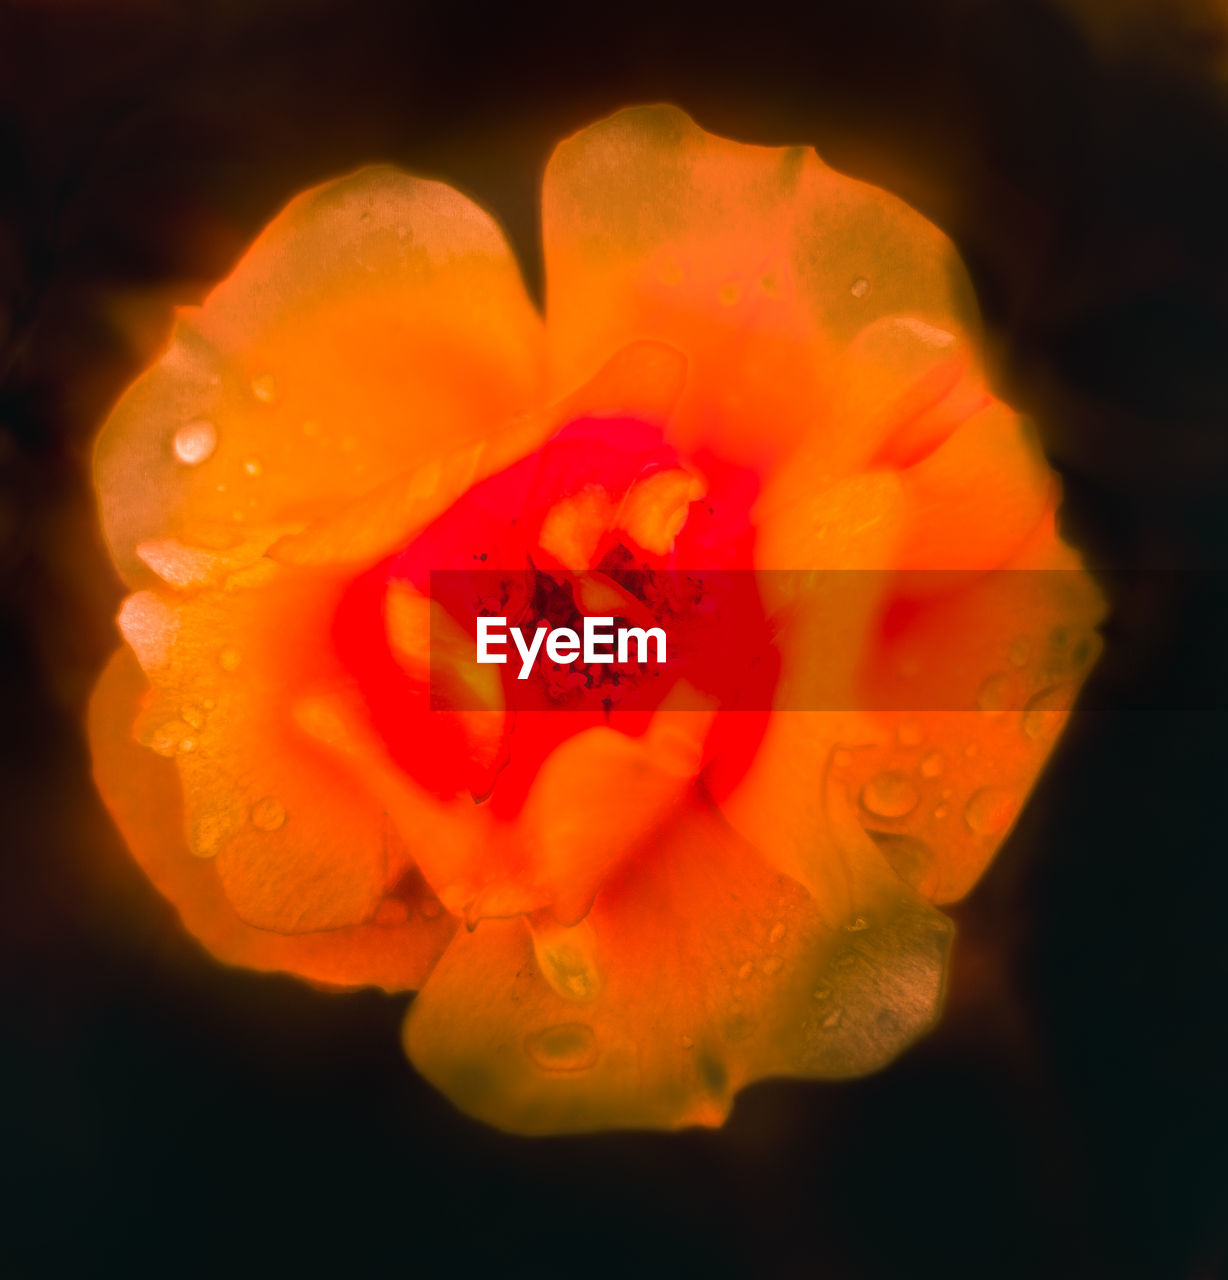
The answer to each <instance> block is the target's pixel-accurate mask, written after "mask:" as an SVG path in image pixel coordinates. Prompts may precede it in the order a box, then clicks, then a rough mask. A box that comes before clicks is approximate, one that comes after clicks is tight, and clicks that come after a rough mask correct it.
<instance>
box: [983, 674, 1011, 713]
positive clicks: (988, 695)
mask: <svg viewBox="0 0 1228 1280" xmlns="http://www.w3.org/2000/svg"><path fill="white" fill-rule="evenodd" d="M1010 702H1011V682H1010V677H1009V676H1007V675H1004V674H1003V673H1001V672H999V673H998V674H997V675H992V676H990V677H989V678H988V679H987V680H985V681H984V682H983V683H982V685H981V687H980V688H979V689H978V690H977V691H976V705H977V710H978V711H984V712H985V713H986V715H999V714H1001V713H1002V712H1003V711H1005V710H1006V709H1007V707H1009V706H1010Z"/></svg>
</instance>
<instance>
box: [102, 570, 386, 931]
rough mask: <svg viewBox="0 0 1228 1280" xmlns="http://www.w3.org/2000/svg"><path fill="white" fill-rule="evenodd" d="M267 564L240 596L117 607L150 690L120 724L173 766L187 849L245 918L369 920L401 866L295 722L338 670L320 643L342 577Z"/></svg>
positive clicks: (367, 802)
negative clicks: (207, 863)
mask: <svg viewBox="0 0 1228 1280" xmlns="http://www.w3.org/2000/svg"><path fill="white" fill-rule="evenodd" d="M273 569H274V571H275V573H276V576H275V578H274V579H273V580H272V581H270V582H266V583H265V584H264V585H261V586H257V587H253V588H250V589H247V590H227V589H225V588H223V589H222V590H211V591H204V592H201V593H199V594H196V595H191V596H184V595H179V594H177V593H173V592H154V591H149V592H140V593H138V594H137V595H134V596H130V597H129V598H128V600H126V601H125V603H124V607H123V609H122V610H121V613H120V627H121V629H122V630H123V631H124V633H125V635H126V637H127V638H128V639H129V643H130V644H131V645H132V646H133V648H134V650H135V652H136V653H137V656H138V658H139V660H140V662H141V664H142V666H143V667H144V668H145V671H146V674H147V675H148V676H149V679H150V684H151V686H152V687H151V689H150V691H149V693H148V695H147V696H146V698H145V699H144V702H143V705H142V708H141V713H140V715H139V717H138V719H137V722H136V724H135V726H132V725H130V726H129V730H130V731H132V732H133V733H135V735H136V737H137V740H138V741H140V742H141V743H142V744H144V745H145V746H146V747H147V748H150V749H151V750H152V751H154V752H155V753H157V754H160V755H164V756H166V757H168V758H173V759H175V760H176V761H177V763H178V767H179V772H180V776H181V778H182V781H183V788H184V801H185V821H186V836H187V841H188V845H189V848H191V849H192V851H193V852H194V853H195V854H196V855H197V856H198V857H202V858H211V859H214V860H215V866H216V873H217V875H218V877H219V878H220V880H221V882H222V884H223V885H224V886H225V888H226V892H227V894H228V895H229V897H230V900H231V902H232V904H233V905H234V907H235V909H236V911H237V912H238V914H239V915H240V917H242V918H243V919H244V920H245V921H246V922H247V923H248V924H252V925H256V926H258V927H260V928H265V929H272V930H277V931H279V932H284V933H299V932H311V931H314V930H319V929H330V928H338V927H341V926H343V925H349V924H357V923H359V922H360V921H362V920H364V919H366V918H368V917H369V916H370V915H371V913H372V912H373V911H374V910H375V908H376V905H377V903H378V900H379V898H380V897H381V895H382V894H383V892H384V890H385V888H387V887H389V886H390V885H392V884H395V882H396V881H397V879H398V878H399V877H400V875H401V874H402V873H403V871H404V870H405V868H404V867H397V866H395V865H393V866H390V865H389V863H388V858H387V853H386V848H385V844H386V842H385V836H384V829H383V827H384V823H383V816H382V814H381V812H380V810H379V808H378V807H377V806H376V805H374V804H373V803H372V801H371V799H370V797H369V796H368V795H367V793H366V791H365V790H364V789H363V788H362V787H361V786H359V785H357V784H355V783H353V782H350V781H349V780H347V779H345V778H342V777H338V775H337V771H336V769H335V766H334V765H333V763H332V760H331V758H330V757H329V756H328V755H327V754H326V753H325V752H324V751H322V750H321V749H320V748H319V747H318V746H315V745H314V744H312V743H311V742H309V741H306V740H305V739H304V737H303V735H302V733H301V732H300V731H299V729H298V728H297V726H296V724H295V722H294V718H293V709H294V707H295V706H296V704H297V703H298V702H299V701H301V699H302V698H303V697H304V695H305V693H306V692H308V691H309V690H311V689H312V688H313V687H316V686H317V685H319V684H321V683H328V684H331V683H335V682H336V681H337V680H339V679H342V678H343V675H342V673H341V671H340V669H339V664H338V662H337V660H336V659H335V658H334V657H332V656H331V647H330V645H329V644H328V637H329V624H330V622H331V618H332V616H333V613H334V611H335V609H336V603H337V598H338V594H339V592H340V590H341V585H340V584H338V583H337V582H336V581H335V580H333V579H330V578H326V577H325V576H323V575H321V574H319V573H315V574H310V573H303V572H299V573H297V574H295V573H290V572H287V571H285V570H282V571H280V572H279V573H277V571H276V566H273ZM288 636H293V637H294V641H293V643H291V644H288V643H287V637H288Z"/></svg>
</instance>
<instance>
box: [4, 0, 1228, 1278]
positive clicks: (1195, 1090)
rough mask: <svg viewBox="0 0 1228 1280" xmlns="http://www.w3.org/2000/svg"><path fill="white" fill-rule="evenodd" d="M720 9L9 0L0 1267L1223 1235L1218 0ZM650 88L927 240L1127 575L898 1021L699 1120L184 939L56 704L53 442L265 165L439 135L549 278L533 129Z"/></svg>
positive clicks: (77, 657) (546, 1256)
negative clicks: (928, 991) (422, 1046)
mask: <svg viewBox="0 0 1228 1280" xmlns="http://www.w3.org/2000/svg"><path fill="white" fill-rule="evenodd" d="M1217 9H1218V11H1219V13H1218V16H1217V13H1216V10H1217ZM728 12H729V13H730V14H731V15H732V16H729V17H721V16H719V14H718V12H717V11H716V9H715V8H713V9H708V10H706V11H690V12H683V11H680V10H679V7H678V6H676V5H673V4H669V3H660V2H659V3H657V4H654V5H649V4H642V3H639V2H638V0H629V2H628V3H625V4H623V5H619V6H611V7H598V6H593V5H588V6H580V5H577V4H575V3H574V2H573V3H571V4H566V5H564V4H539V5H535V6H529V7H527V8H526V7H519V8H517V7H513V6H507V7H505V8H504V9H503V11H501V12H499V13H495V14H492V13H489V12H487V13H480V12H479V11H478V10H477V8H476V7H474V6H463V5H459V4H453V5H448V6H427V5H418V4H398V3H393V2H392V0H388V2H387V3H380V2H378V0H349V2H348V3H337V2H331V0H315V2H306V3H295V4H290V3H285V2H284V0H266V2H265V3H262V4H243V3H241V2H240V0H205V2H200V3H194V4H182V3H181V4H171V3H154V2H152V0H151V2H149V3H137V2H130V3H103V4H87V3H69V2H60V3H55V2H43V3H33V2H27V3H15V2H14V0H8V3H7V4H4V5H0V579H2V586H0V590H2V593H3V601H2V605H0V609H2V612H0V645H2V649H0V657H2V660H3V670H2V672H0V689H2V691H3V692H2V697H3V716H2V729H0V753H2V754H0V786H2V798H0V803H2V813H3V859H4V881H3V896H2V898H0V930H2V938H0V946H2V947H3V952H4V963H3V973H2V976H0V980H2V982H3V1002H2V1003H0V1080H2V1087H0V1099H2V1101H0V1123H2V1124H3V1127H4V1135H3V1141H2V1143H0V1167H2V1169H3V1176H4V1178H5V1181H6V1187H5V1188H4V1190H3V1194H2V1197H0V1208H2V1210H3V1219H6V1220H7V1221H6V1222H5V1223H4V1225H0V1272H3V1273H4V1274H5V1275H12V1276H15V1277H24V1276H70V1275H71V1276H80V1275H87V1276H88V1275H103V1274H106V1275H130V1276H143V1275H147V1274H149V1275H152V1274H159V1275H161V1274H169V1275H173V1276H180V1275H196V1274H209V1275H211V1276H218V1275H223V1276H231V1275H240V1276H242V1275H248V1274H256V1273H259V1272H265V1273H270V1274H277V1275H284V1274H293V1273H296V1272H297V1273H303V1272H306V1273H308V1274H311V1273H315V1272H317V1271H322V1270H329V1271H338V1272H340V1273H341V1274H344V1275H368V1274H374V1273H376V1271H377V1269H378V1270H379V1271H381V1272H382V1271H388V1272H390V1273H401V1272H404V1273H406V1274H422V1275H437V1274H443V1273H444V1272H445V1270H446V1271H453V1270H459V1271H460V1272H461V1273H462V1274H463V1273H465V1272H467V1271H469V1270H471V1269H472V1270H473V1271H474V1272H477V1271H478V1270H482V1271H487V1272H490V1273H491V1274H497V1275H518V1274H524V1273H530V1272H531V1273H536V1274H546V1275H550V1274H559V1273H564V1272H571V1273H575V1274H579V1275H592V1274H622V1275H658V1274H660V1275H683V1276H686V1275H693V1274H694V1275H700V1274H703V1275H709V1276H767V1277H775V1276H781V1277H812V1276H813V1277H822V1278H824V1280H827V1278H831V1280H845V1278H848V1280H876V1278H878V1277H902V1278H906V1280H907V1278H912V1277H929V1276H941V1277H969V1278H972V1277H975V1278H976V1280H984V1278H986V1277H994V1278H999V1277H1001V1278H1008V1277H1057V1278H1059V1280H1065V1278H1066V1277H1123V1278H1127V1280H1128V1278H1130V1277H1135V1276H1146V1277H1151V1276H1155V1277H1165V1276H1171V1277H1182V1278H1189V1280H1208V1278H1210V1277H1216V1276H1222V1275H1228V1029H1226V1026H1225V1023H1226V1018H1228V997H1226V993H1228V941H1226V936H1228V928H1226V924H1225V910H1226V905H1228V839H1226V838H1225V826H1226V820H1228V771H1226V768H1225V765H1226V762H1228V750H1226V744H1228V716H1226V715H1225V712H1224V707H1225V705H1228V699H1226V697H1225V688H1226V687H1228V682H1226V678H1225V671H1226V669H1228V659H1226V654H1228V623H1226V615H1225V607H1224V593H1223V589H1222V584H1223V581H1224V578H1223V576H1222V571H1223V570H1224V569H1225V568H1228V436H1226V434H1225V423H1226V421H1228V11H1226V10H1225V9H1224V6H1223V4H1222V0H1119V2H1114V0H1106V2H1105V3H1103V4H1102V3H1099V0H1047V2H1045V3H1041V2H1040V0H1031V2H1025V0H994V2H992V3H989V2H987V0H896V2H894V3H888V2H886V0H855V2H841V3H824V2H823V0H815V2H814V3H811V4H808V5H804V6H802V5H798V6H792V7H788V6H782V5H780V4H778V3H775V0H755V2H754V3H753V4H748V5H744V6H736V5H735V6H729V7H728ZM658 99H667V100H671V101H674V102H677V103H679V104H680V105H682V106H683V107H685V108H686V109H688V110H689V111H690V112H691V113H692V114H693V115H695V116H696V118H697V119H698V120H699V122H700V123H701V124H703V125H705V126H706V127H707V128H709V129H711V130H714V131H717V132H723V133H727V134H729V135H732V136H736V137H740V138H744V139H746V140H750V141H764V142H786V141H787V142H808V143H813V144H815V145H816V146H817V147H818V149H819V151H820V153H821V154H822V155H823V156H824V157H825V158H826V159H827V160H828V161H829V162H830V163H833V164H835V165H836V166H837V167H841V168H844V169H846V170H848V171H850V172H853V173H855V174H857V175H858V176H862V177H866V178H869V179H870V180H873V181H877V182H879V183H881V184H882V185H886V186H889V187H891V188H892V189H893V190H895V191H897V192H898V193H899V194H901V195H903V196H904V197H905V198H906V199H908V200H910V201H911V202H912V203H914V204H915V205H917V206H918V207H919V208H920V209H921V210H922V211H923V212H925V213H926V214H927V215H928V216H930V217H932V218H933V219H934V220H935V221H937V222H939V223H940V224H941V225H942V226H943V227H944V228H946V230H947V231H948V232H949V233H950V234H951V235H952V236H953V237H954V239H955V240H956V242H957V243H958V245H959V247H960V249H961V251H962V252H963V253H964V255H965V258H966V260H967V262H968V264H969V267H970V269H971V271H972V274H973V277H974V280H975V283H976V286H977V290H978V294H979V297H980V300H981V304H982V308H983V311H984V315H985V321H986V330H987V341H988V347H989V353H990V356H991V359H992V362H993V367H994V370H995V377H996V379H997V384H998V387H999V389H1000V391H1002V392H1003V394H1005V395H1006V396H1007V397H1008V398H1009V399H1011V400H1012V402H1013V403H1015V404H1016V405H1018V406H1020V407H1022V408H1024V409H1027V410H1028V411H1030V412H1032V413H1033V414H1034V415H1036V417H1037V419H1038V421H1039V423H1040V428H1041V432H1042V437H1043V439H1044V441H1045V443H1046V448H1047V449H1048V451H1049V453H1050V456H1051V458H1052V459H1053V462H1054V464H1055V466H1057V467H1059V469H1060V470H1061V471H1062V473H1063V475H1064V478H1065V483H1066V495H1067V497H1066V507H1065V511H1064V517H1063V518H1064V521H1065V525H1066V528H1067V530H1068V532H1069V536H1071V537H1072V538H1073V539H1074V540H1075V541H1077V542H1078V543H1079V544H1080V545H1081V546H1082V547H1083V548H1085V550H1086V551H1087V554H1088V556H1089V558H1090V559H1091V560H1092V561H1093V562H1094V563H1095V564H1096V565H1098V566H1100V567H1101V568H1103V569H1104V570H1105V571H1106V582H1107V583H1108V586H1109V588H1110V590H1111V591H1112V592H1113V594H1114V603H1115V615H1114V621H1113V624H1112V626H1111V628H1110V638H1109V649H1108V654H1107V657H1106V660H1105V662H1104V663H1103V664H1102V667H1101V669H1100V672H1099V673H1098V675H1097V677H1096V680H1097V681H1098V692H1099V693H1100V694H1101V695H1102V696H1100V697H1099V698H1098V699H1097V709H1096V710H1095V711H1094V712H1093V711H1085V712H1084V713H1083V714H1077V715H1076V717H1075V719H1074V721H1073V722H1072V725H1071V727H1070V730H1069V732H1068V734H1067V736H1066V738H1065V740H1064V741H1063V743H1062V745H1061V747H1060V749H1059V751H1058V753H1057V755H1056V756H1055V758H1054V759H1053V761H1052V764H1051V767H1050V768H1049V770H1048V772H1047V774H1046V775H1045V777H1044V779H1043V780H1042V783H1041V785H1040V786H1039V787H1038V789H1037V790H1036V792H1035V794H1034V797H1033V799H1032V802H1031V803H1030V805H1029V807H1028V808H1027V810H1026V811H1025V813H1024V815H1023V818H1022V819H1021V822H1020V824H1019V826H1018V827H1017V829H1016V831H1015V832H1014V834H1013V835H1012V837H1011V838H1010V840H1009V842H1008V844H1007V845H1006V847H1005V848H1004V849H1003V851H1002V853H1001V855H1000V856H999V858H998V860H997V862H996V863H995V864H994V865H993V866H992V867H991V869H990V871H989V872H988V874H987V875H986V877H985V878H984V880H983V882H982V883H981V885H980V886H979V887H978V889H977V890H976V892H975V893H974V894H972V895H971V896H970V897H969V898H968V899H967V900H965V901H964V902H963V903H961V904H960V905H959V906H958V907H957V908H955V909H954V911H953V914H954V916H955V917H956V920H957V923H958V926H959V938H958V942H957V945H956V950H955V960H954V968H953V973H952V978H951V988H950V994H949V999H948V1005H947V1010H946V1014H945V1017H944V1020H943V1022H942V1024H941V1025H940V1027H939V1028H938V1029H937V1030H936V1031H935V1032H934V1033H933V1034H932V1035H931V1036H930V1037H928V1039H926V1040H925V1041H924V1042H923V1043H922V1044H920V1045H918V1046H917V1047H916V1048H915V1049H913V1050H912V1051H911V1052H910V1053H908V1054H907V1055H905V1056H904V1057H903V1058H902V1059H901V1060H900V1061H898V1062H897V1063H895V1064H894V1065H893V1066H891V1067H890V1068H889V1069H887V1070H885V1071H883V1072H881V1073H879V1074H878V1075H876V1076H873V1077H871V1078H869V1079H866V1080H861V1081H857V1082H852V1083H841V1084H829V1085H823V1084H818V1085H801V1084H785V1083H766V1084H761V1085H759V1086H756V1087H754V1088H752V1089H750V1090H748V1091H746V1092H745V1093H744V1094H743V1095H742V1096H741V1097H740V1098H739V1101H738V1104H737V1108H736V1110H735V1112H734V1114H733V1117H732V1119H731V1120H730V1121H729V1123H728V1125H727V1126H726V1127H725V1128H724V1129H723V1130H722V1131H719V1132H691V1133H685V1134H682V1135H679V1136H667V1135H643V1134H621V1135H615V1136H606V1137H594V1138H580V1139H574V1138H568V1139H549V1140H536V1141H526V1140H519V1139H513V1138H508V1137H505V1136H502V1135H500V1134H498V1133H495V1132H492V1131H490V1130H487V1129H484V1128H482V1127H481V1126H479V1125H477V1124H474V1123H472V1122H470V1121H469V1120H467V1119H465V1118H463V1117H461V1116H459V1115H457V1114H455V1113H454V1112H453V1111H452V1109H451V1107H450V1106H449V1105H448V1104H447V1103H446V1102H445V1101H443V1100H442V1099H441V1098H440V1097H438V1096H437V1095H436V1094H435V1093H433V1091H432V1090H431V1089H430V1088H428V1087H427V1086H426V1085H425V1084H423V1083H422V1082H421V1081H420V1080H419V1079H418V1078H417V1077H416V1076H415V1074H414V1073H413V1071H412V1070H411V1069H410V1068H409V1067H408V1066H407V1064H406V1063H405V1061H404V1060H403V1058H402V1056H401V1051H400V1048H399V1044H398V1027H399V1023H400V1020H401V1017H402V1013H403V1007H404V1005H405V1000H404V999H394V998H390V997H385V996H382V995H379V994H375V993H370V992H368V993H360V994H357V995H353V996H348V997H347V996H329V995H326V994H322V993H319V992H316V991H313V990H310V989H307V988H305V987H302V986H300V985H298V984H297V983H295V982H293V981H291V980H289V979H282V978H272V977H263V976H257V975H253V974H248V973H244V972H239V971H230V970H226V969H223V968H221V967H220V966H217V965H215V964H214V963H213V962H212V961H211V960H210V959H209V958H208V957H207V956H206V955H205V954H203V952H202V951H201V950H200V949H199V948H198V947H197V946H196V945H195V944H194V943H193V942H192V941H191V940H190V939H189V938H188V937H187V936H186V935H185V934H184V933H183V932H182V931H181V930H180V928H179V926H178V924H177V920H176V917H175V915H174V912H173V911H172V909H171V908H170V907H169V906H168V905H167V904H166V903H164V902H163V901H162V900H161V899H159V898H158V897H157V896H156V895H155V893H154V891H153V890H152V889H151V888H150V886H149V885H148V884H147V883H146V881H145V879H144V877H143V876H142V875H141V873H140V872H138V871H137V869H136V867H135V865H134V864H133V863H131V862H130V860H129V859H128V856H127V854H126V853H125V851H124V849H123V847H122V845H121V843H120V841H119V839H118V837H117V835H116V833H115V831H114V830H113V828H112V827H111V825H110V822H109V820H108V818H107V816H106V814H105V812H104V811H103V809H102V807H101V805H100V804H99V801H98V799H97V797H96V795H95V793H94V791H93V788H92V785H91V782H90V771H89V762H88V757H87V754H86V751H85V747H84V745H83V739H82V732H81V722H82V714H83V709H84V705H85V701H86V699H87V697H88V694H89V690H90V688H91V685H92V683H93V681H94V679H95V678H96V675H97V673H98V671H99V670H100V668H101V666H102V664H103V662H104V660H105V658H106V656H107V654H108V653H109V651H110V650H111V648H112V647H113V646H114V645H115V643H116V634H115V631H114V627H113V623H112V618H113V615H114V612H115V609H116V607H117V604H118V601H119V599H120V594H121V593H120V584H119V582H118V580H117V578H116V577H115V574H114V572H113V570H112V568H111V566H110V562H109V560H108V558H107V556H106V553H105V550H104V549H103V547H102V544H101V541H100V537H99V534H98V531H97V529H96V525H95V515H94V510H93V505H92V497H91V489H90V481H89V457H90V447H91V440H92V436H93V434H94V432H95V431H96V429H97V427H98V426H99V424H100V423H101V421H102V419H103V418H104V417H105V414H106V412H107V410H108V408H109V407H110V405H111V404H112V403H113V402H114V400H115V399H116V397H117V396H118V395H119V393H120V391H121V390H122V389H123V387H124V386H125V385H126V383H127V382H128V381H130V380H131V379H132V378H133V377H134V376H135V374H136V373H137V372H138V371H139V370H140V369H141V368H142V367H143V366H144V364H145V363H146V362H148V360H149V359H150V358H151V356H152V355H153V353H154V351H155V350H156V348H157V346H158V343H159V342H160V341H161V339H162V337H163V335H164V334H165V331H166V326H167V324H168V322H169V307H170V306H171V305H172V304H173V303H182V302H192V301H197V300H199V298H200V297H201V296H202V295H203V294H204V293H205V292H206V291H207V289H208V288H209V286H210V285H211V284H212V283H213V282H215V281H216V280H217V279H218V278H220V277H221V276H222V275H224V274H225V273H226V272H227V271H228V270H229V269H230V267H231V265H232V264H233V263H234V262H235V260H236V259H237V257H238V256H239V255H240V254H241V252H242V251H243V249H244V247H245V245H246V244H247V243H248V242H249V241H250V240H251V238H252V237H253V236H254V235H255V234H256V232H257V231H258V230H259V229H260V228H261V227H262V226H263V225H264V223H265V222H266V221H267V220H268V219H269V218H270V217H271V216H272V215H273V214H274V213H275V212H276V211H277V210H278V209H279V208H280V207H281V205H282V204H283V203H284V202H285V201H286V200H287V199H288V197H290V196H291V195H292V194H293V193H295V192H297V191H298V190H300V189H301V188H303V187H305V186H308V185H310V184H312V183H315V182H318V181H320V180H321V179H323V178H324V177H326V176H329V175H331V174H333V173H336V172H339V171H343V170H346V169H350V168H353V167H355V166H356V165H358V164H359V163H361V162H364V161H368V160H375V159H383V160H392V161H394V162H397V163H400V164H401V165H403V166H404V167H406V168H409V169H412V170H414V171H416V172H419V173H425V174H428V175H433V176H438V177H442V178H445V179H446V180H448V181H450V182H453V183H454V184H455V185H457V186H459V187H461V188H462V189H463V190H465V191H467V192H469V193H470V194H471V195H473V196H474V197H476V198H477V199H478V200H479V201H480V202H481V203H483V204H484V205H486V206H487V207H488V208H490V209H492V210H493V211H494V212H495V213H496V214H497V216H498V217H499V218H500V220H501V221H502V222H503V224H504V225H505V226H506V227H507V228H508V229H509V232H510V234H511V236H512V238H513V240H514V242H515V244H516V248H517V251H518V253H519V254H520V256H521V259H522V261H523V263H524V267H525V271H526V275H527V277H528V279H529V280H530V282H531V283H532V284H533V285H534V287H536V288H540V272H541V267H540V249H539V245H538V241H537V230H536V228H537V209H536V203H535V202H536V197H537V187H538V183H539V180H540V175H541V170H542V167H543V165H544V162H545V159H546V157H547V155H548V154H549V151H550V149H551V147H552V145H553V144H554V142H555V141H556V140H557V139H559V138H560V137H561V136H563V135H564V134H566V133H568V132H570V131H573V130H574V129H576V128H578V127H580V126H581V125H583V124H585V123H588V122H590V121H592V120H594V119H596V118H599V117H600V116H601V115H603V114H605V113H607V112H608V111H610V110H611V109H613V108H614V107H616V106H619V105H622V104H625V103H630V102H637V101H645V100H658ZM1140 570H1144V571H1146V572H1144V573H1141V574H1140V573H1139V572H1138V571H1140Z"/></svg>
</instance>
